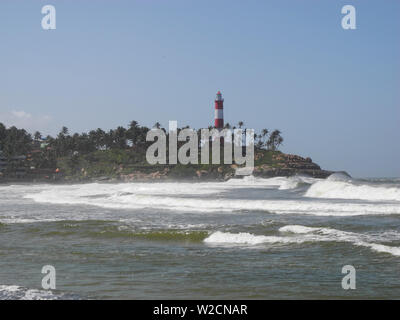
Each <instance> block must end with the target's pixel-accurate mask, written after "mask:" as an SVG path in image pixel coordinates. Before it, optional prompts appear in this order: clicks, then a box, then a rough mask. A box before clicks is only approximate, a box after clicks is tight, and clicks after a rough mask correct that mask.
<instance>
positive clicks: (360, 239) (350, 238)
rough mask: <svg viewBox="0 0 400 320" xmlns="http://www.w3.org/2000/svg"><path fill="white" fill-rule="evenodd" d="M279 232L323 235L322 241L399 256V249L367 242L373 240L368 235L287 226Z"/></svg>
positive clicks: (328, 229)
mask: <svg viewBox="0 0 400 320" xmlns="http://www.w3.org/2000/svg"><path fill="white" fill-rule="evenodd" d="M279 231H280V232H289V233H295V234H306V236H309V234H311V235H312V234H316V235H323V236H324V237H325V239H324V241H337V242H350V243H352V244H353V245H356V246H361V247H367V248H370V249H372V250H374V251H377V252H384V253H390V254H392V255H394V256H400V247H391V246H387V245H383V244H379V243H372V242H368V241H369V240H373V236H371V235H368V234H359V233H354V232H346V231H341V230H336V229H331V228H314V227H305V226H301V225H288V226H284V227H282V228H280V229H279Z"/></svg>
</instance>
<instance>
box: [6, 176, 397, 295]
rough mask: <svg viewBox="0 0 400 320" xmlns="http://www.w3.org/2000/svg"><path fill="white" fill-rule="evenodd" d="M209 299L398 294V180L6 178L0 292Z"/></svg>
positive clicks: (339, 178) (330, 178)
mask: <svg viewBox="0 0 400 320" xmlns="http://www.w3.org/2000/svg"><path fill="white" fill-rule="evenodd" d="M44 265H52V266H54V267H55V269H56V289H55V290H44V289H42V287H41V283H42V278H43V277H44V274H42V273H41V270H42V267H43V266H44ZM345 265H352V266H354V268H355V269H356V289H355V290H344V289H342V285H341V283H342V278H343V277H344V276H345V274H342V267H343V266H345ZM205 298H208V299H296V298H298V299H307V298H308V299H336V298H346V299H347V298H349V299H354V298H375V299H398V298H400V179H369V180H368V179H363V180H357V179H351V178H348V177H345V176H343V175H340V174H335V175H333V176H331V177H329V178H328V179H326V180H321V179H313V178H309V177H300V176H298V177H291V178H283V177H282V178H281V177H279V178H270V179H261V178H254V177H246V178H244V179H232V180H229V181H227V182H207V183H183V182H160V183H118V184H111V183H91V184H74V185H47V184H19V185H0V299H205Z"/></svg>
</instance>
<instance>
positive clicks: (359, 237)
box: [204, 225, 400, 256]
mask: <svg viewBox="0 0 400 320" xmlns="http://www.w3.org/2000/svg"><path fill="white" fill-rule="evenodd" d="M279 232H280V233H283V234H289V235H281V236H264V235H254V234H251V233H245V232H241V233H230V232H221V231H216V232H214V233H212V234H211V235H210V236H208V237H207V238H206V239H204V242H205V243H208V244H216V245H218V244H219V245H260V244H277V243H280V244H292V243H297V244H301V243H306V242H310V243H312V242H346V243H351V244H353V245H355V246H361V247H366V248H369V249H371V250H373V251H376V252H380V253H389V254H391V255H393V256H400V247H392V246H387V245H383V244H379V243H373V242H368V240H372V239H373V237H371V236H370V235H364V234H358V233H354V232H346V231H341V230H336V229H330V228H315V227H306V226H301V225H288V226H284V227H282V228H280V229H279ZM397 236H399V237H400V235H399V234H398V235H397Z"/></svg>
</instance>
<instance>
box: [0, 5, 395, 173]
mask: <svg viewBox="0 0 400 320" xmlns="http://www.w3.org/2000/svg"><path fill="white" fill-rule="evenodd" d="M45 4H52V5H54V6H55V7H56V10H57V29H56V30H50V31H45V30H42V28H41V19H42V17H43V15H42V14H41V8H42V6H43V5H45ZM345 4H352V5H354V6H355V7H356V10H357V30H343V29H342V27H341V18H342V16H343V15H342V14H341V8H342V6H343V5H345ZM399 36H400V1H398V0H391V1H390V0H386V1H378V0H374V1H372V0H363V1H354V0H351V1H350V0H349V1H334V0H329V1H328V0H319V1H317V0H313V1H311V0H308V1H306V0H304V1H297V0H292V1H282V0H279V1H266V0H262V1H261V0H260V1H235V0H229V1H228V0H226V1H225V0H217V1H216V0H214V1H211V0H210V1H209V0H196V1H191V0H179V1H177V0H163V1H161V0H140V1H132V0H130V1H115V0H113V1H111V0H110V1H89V0H86V1H71V0H64V1H54V0H52V1H50V0H49V1H39V0H26V1H21V0H1V2H0V41H1V42H0V57H1V60H0V75H1V76H0V122H5V123H6V124H7V125H12V124H16V125H18V126H25V127H27V128H28V129H29V130H35V129H41V131H42V132H43V133H45V134H47V133H51V134H54V133H55V132H58V131H59V128H60V127H61V126H62V125H66V126H67V127H68V128H70V130H71V131H80V132H81V131H87V130H90V129H92V128H98V127H101V128H103V129H110V128H113V127H116V126H118V125H124V126H126V125H127V124H128V122H129V121H130V120H138V121H139V122H140V123H142V124H144V125H147V126H151V125H153V124H154V123H155V122H156V121H159V122H161V123H162V124H163V125H165V126H166V125H167V124H168V120H178V125H182V126H183V125H186V124H189V125H191V126H193V127H196V128H204V127H208V126H209V125H210V124H212V122H213V117H214V111H213V99H214V96H215V93H216V92H217V91H218V90H221V91H222V93H223V95H224V98H225V121H228V122H229V123H231V124H235V123H237V122H238V121H239V120H242V121H244V122H245V124H246V125H247V127H249V128H255V129H257V130H258V129H261V128H264V127H267V128H270V129H275V128H279V129H280V130H281V131H282V132H283V136H284V138H285V143H284V146H283V151H285V152H288V153H297V154H300V155H303V156H310V157H312V158H313V160H314V161H315V162H317V163H319V164H320V165H321V166H322V167H324V168H327V169H343V170H347V171H348V172H349V173H350V174H352V175H354V176H400V145H399V140H400V133H399V128H400V90H399V89H400V86H399V85H400V59H399V58H400V41H399V40H400V37H399Z"/></svg>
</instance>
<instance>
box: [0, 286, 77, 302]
mask: <svg viewBox="0 0 400 320" xmlns="http://www.w3.org/2000/svg"><path fill="white" fill-rule="evenodd" d="M70 298H73V297H69V298H68V296H64V295H63V294H60V295H56V294H54V293H53V292H51V291H45V290H37V289H28V288H24V287H21V286H15V285H0V300H59V299H70Z"/></svg>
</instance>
